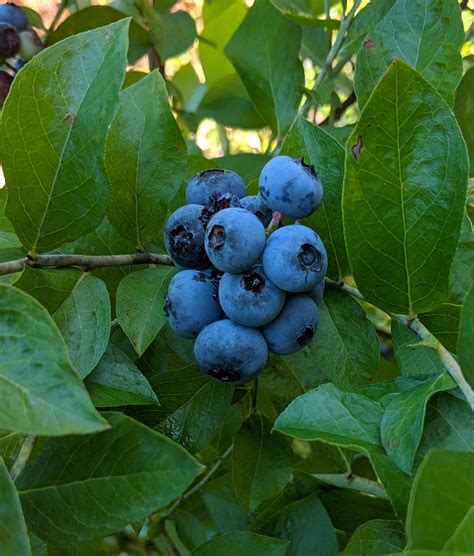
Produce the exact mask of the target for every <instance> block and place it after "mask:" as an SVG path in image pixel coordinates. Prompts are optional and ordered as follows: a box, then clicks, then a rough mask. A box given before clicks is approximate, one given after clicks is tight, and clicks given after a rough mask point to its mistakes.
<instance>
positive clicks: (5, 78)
mask: <svg viewBox="0 0 474 556" xmlns="http://www.w3.org/2000/svg"><path fill="white" fill-rule="evenodd" d="M12 83H13V77H12V76H11V75H10V74H9V73H7V72H6V71H0V106H2V105H3V103H4V102H5V99H6V98H7V95H8V93H9V91H10V87H11V86H12Z"/></svg>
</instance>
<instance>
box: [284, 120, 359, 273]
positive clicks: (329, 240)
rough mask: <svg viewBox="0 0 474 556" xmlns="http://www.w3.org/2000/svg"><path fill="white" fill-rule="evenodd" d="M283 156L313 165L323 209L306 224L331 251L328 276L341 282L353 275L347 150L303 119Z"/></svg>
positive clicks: (291, 136) (294, 131)
mask: <svg viewBox="0 0 474 556" xmlns="http://www.w3.org/2000/svg"><path fill="white" fill-rule="evenodd" d="M282 154H287V155H289V156H292V157H295V158H298V157H299V158H300V157H304V159H305V162H306V163H307V164H313V165H314V167H315V170H316V172H317V173H318V176H319V178H320V179H321V182H322V184H323V188H324V197H323V202H322V204H321V206H320V207H319V210H317V211H316V212H315V213H314V214H313V215H312V216H310V217H309V218H308V219H307V220H306V221H305V224H306V225H308V226H309V227H311V228H313V229H315V230H316V231H317V233H318V234H319V235H320V236H321V239H322V240H323V242H324V246H325V247H326V250H327V252H328V260H329V267H328V276H329V277H330V278H332V279H333V280H341V279H342V278H344V277H345V276H346V275H348V274H350V268H349V261H348V259H347V253H346V246H345V242H344V232H343V229H342V207H341V202H342V184H343V179H344V157H345V152H344V147H343V146H342V145H341V144H340V143H339V142H338V141H336V139H334V138H333V137H331V136H330V135H328V134H327V133H326V132H325V131H323V129H322V128H321V127H318V126H316V125H313V124H312V123H310V122H308V121H307V120H305V119H304V118H300V119H299V120H298V122H297V123H296V125H295V126H293V128H292V129H291V131H290V133H289V134H288V136H287V137H286V139H285V142H284V143H283V147H282Z"/></svg>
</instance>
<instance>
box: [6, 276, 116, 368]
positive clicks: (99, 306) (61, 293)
mask: <svg viewBox="0 0 474 556" xmlns="http://www.w3.org/2000/svg"><path fill="white" fill-rule="evenodd" d="M15 286H16V287H18V288H20V289H22V290H23V291H25V292H27V293H29V294H30V295H31V296H32V297H34V298H35V299H37V300H38V301H39V302H40V303H41V304H42V305H44V306H45V307H46V309H48V311H49V313H50V315H51V316H52V317H53V320H54V322H55V323H56V325H57V327H58V328H59V331H60V332H61V334H62V335H63V338H64V342H65V343H66V347H67V349H68V352H69V358H70V359H71V363H72V364H73V366H74V367H75V368H76V369H77V370H78V371H79V374H80V375H81V377H82V378H84V377H86V376H87V375H88V374H89V373H90V372H91V371H92V369H93V368H94V367H95V366H96V365H97V363H98V362H99V360H100V358H101V357H102V354H103V353H104V351H105V349H106V347H107V343H108V341H109V335H110V299H109V294H108V292H107V288H106V286H105V284H104V282H102V280H99V278H95V277H94V276H89V275H88V274H86V273H83V272H79V271H75V270H45V269H41V270H33V269H30V268H25V270H24V271H23V273H22V275H21V277H20V279H19V280H18V281H17V282H16V283H15Z"/></svg>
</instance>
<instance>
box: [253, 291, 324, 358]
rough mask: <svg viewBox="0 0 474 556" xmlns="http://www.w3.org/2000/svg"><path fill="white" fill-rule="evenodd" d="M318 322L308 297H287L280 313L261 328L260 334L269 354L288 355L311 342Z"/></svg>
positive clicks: (316, 314) (314, 308)
mask: <svg viewBox="0 0 474 556" xmlns="http://www.w3.org/2000/svg"><path fill="white" fill-rule="evenodd" d="M318 322H319V311H318V308H317V307H316V304H315V303H314V301H313V300H312V299H311V298H310V297H308V296H307V295H304V294H298V295H289V296H287V298H286V302H285V306H284V307H283V310H282V311H281V313H280V314H279V315H278V317H277V318H276V319H275V320H273V321H272V322H271V323H270V324H267V325H266V326H264V327H263V328H262V334H263V337H264V338H265V340H266V342H267V345H268V349H269V350H270V351H271V352H273V353H277V354H278V355H289V354H290V353H295V352H296V351H299V350H300V349H302V348H303V347H304V346H305V345H306V344H307V343H308V342H310V341H311V339H312V338H313V336H314V334H315V332H316V329H317V327H318Z"/></svg>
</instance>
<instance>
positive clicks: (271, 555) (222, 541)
mask: <svg viewBox="0 0 474 556" xmlns="http://www.w3.org/2000/svg"><path fill="white" fill-rule="evenodd" d="M287 546H288V543H287V542H285V541H282V540H279V539H273V538H271V537H265V536H263V535H257V534H256V533H250V532H249V531H236V532H235V533H227V534H226V535H221V536H220V537H215V538H214V539H211V540H210V541H207V542H205V543H204V544H202V545H201V546H199V547H198V548H196V550H193V552H192V553H191V554H192V556H216V555H217V554H225V555H226V556H241V554H251V555H252V556H285V555H286V554H287V552H286V548H287Z"/></svg>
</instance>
